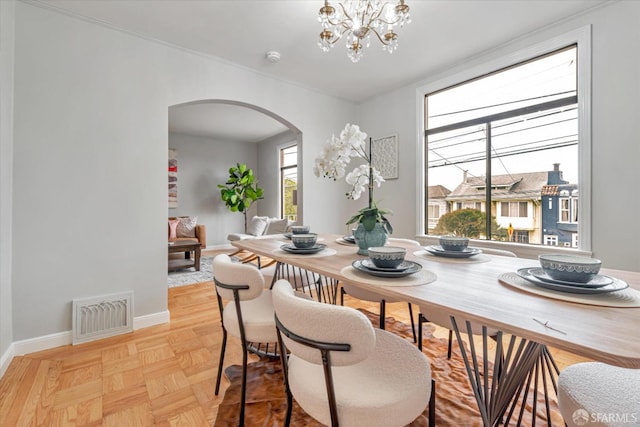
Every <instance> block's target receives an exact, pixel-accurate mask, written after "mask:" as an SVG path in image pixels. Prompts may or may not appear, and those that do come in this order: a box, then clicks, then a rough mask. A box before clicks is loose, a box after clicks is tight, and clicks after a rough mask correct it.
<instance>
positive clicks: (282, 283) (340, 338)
mask: <svg viewBox="0 0 640 427" xmlns="http://www.w3.org/2000/svg"><path fill="white" fill-rule="evenodd" d="M271 296H272V299H273V308H274V311H275V314H276V317H277V319H278V321H279V322H280V323H281V324H282V325H283V326H284V327H285V328H287V329H288V330H289V331H291V332H292V333H294V334H296V335H297V336H300V337H303V338H306V339H307V340H313V341H319V342H324V343H332V344H348V345H349V346H350V349H349V351H335V352H332V353H331V364H332V365H333V366H346V365H352V364H355V363H358V362H361V361H362V360H365V359H366V358H367V357H369V355H370V354H371V352H372V351H373V349H374V348H375V345H376V336H375V331H374V329H373V326H372V324H371V321H370V320H369V319H368V318H367V317H366V316H365V315H364V314H362V313H360V312H359V311H358V310H355V309H353V308H351V307H343V306H339V305H333V304H325V303H320V302H317V301H313V300H309V299H305V298H300V297H297V296H296V295H295V294H294V291H293V288H291V285H290V284H289V282H287V281H286V280H282V279H281V280H278V281H277V282H276V283H275V284H274V285H273V288H272V294H271ZM282 335H283V336H282V339H283V341H284V342H285V345H286V347H287V349H289V351H291V353H292V354H294V355H296V356H297V357H300V358H301V359H304V360H306V361H308V362H310V363H315V364H318V365H321V364H322V357H321V353H320V351H318V349H316V348H312V347H309V346H307V345H305V344H302V343H299V342H296V341H294V340H292V339H289V338H287V337H286V336H285V335H284V334H282Z"/></svg>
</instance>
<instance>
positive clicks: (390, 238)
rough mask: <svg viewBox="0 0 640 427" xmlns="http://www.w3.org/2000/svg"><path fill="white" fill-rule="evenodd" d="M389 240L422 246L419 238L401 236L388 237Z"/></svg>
mask: <svg viewBox="0 0 640 427" xmlns="http://www.w3.org/2000/svg"><path fill="white" fill-rule="evenodd" d="M387 242H389V243H406V244H408V245H413V246H420V242H418V241H417V240H412V239H402V238H400V237H389V238H388V239H387Z"/></svg>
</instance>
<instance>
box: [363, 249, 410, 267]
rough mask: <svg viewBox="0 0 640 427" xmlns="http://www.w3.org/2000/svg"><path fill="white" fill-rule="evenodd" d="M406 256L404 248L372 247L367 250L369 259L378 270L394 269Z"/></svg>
mask: <svg viewBox="0 0 640 427" xmlns="http://www.w3.org/2000/svg"><path fill="white" fill-rule="evenodd" d="M406 254H407V250H406V249H405V248H400V247H397V246H374V247H372V248H369V258H371V261H373V263H374V264H375V265H376V267H378V268H396V267H397V266H399V265H400V264H402V261H404V257H405V255H406Z"/></svg>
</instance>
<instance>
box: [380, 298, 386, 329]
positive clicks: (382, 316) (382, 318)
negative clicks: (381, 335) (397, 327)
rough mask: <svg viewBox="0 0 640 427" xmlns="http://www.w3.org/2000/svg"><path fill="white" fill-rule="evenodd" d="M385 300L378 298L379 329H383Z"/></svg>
mask: <svg viewBox="0 0 640 427" xmlns="http://www.w3.org/2000/svg"><path fill="white" fill-rule="evenodd" d="M386 307H387V302H386V301H385V300H380V329H382V330H384V318H385V312H386Z"/></svg>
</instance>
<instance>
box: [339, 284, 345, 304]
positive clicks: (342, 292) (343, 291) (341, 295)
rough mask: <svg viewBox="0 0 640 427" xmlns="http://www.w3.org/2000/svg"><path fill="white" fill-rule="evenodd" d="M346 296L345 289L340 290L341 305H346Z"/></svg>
mask: <svg viewBox="0 0 640 427" xmlns="http://www.w3.org/2000/svg"><path fill="white" fill-rule="evenodd" d="M344 294H346V292H345V290H344V288H342V287H341V288H340V305H344Z"/></svg>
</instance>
